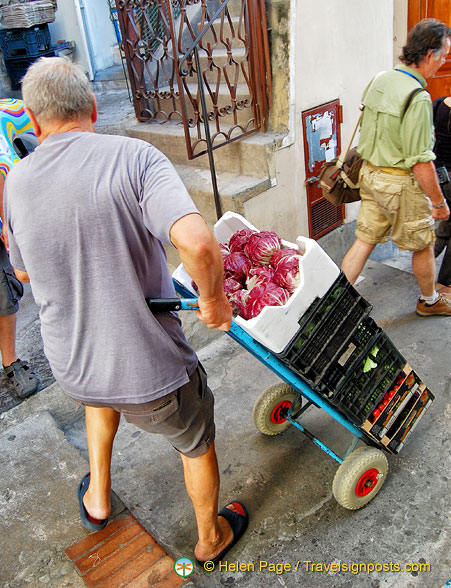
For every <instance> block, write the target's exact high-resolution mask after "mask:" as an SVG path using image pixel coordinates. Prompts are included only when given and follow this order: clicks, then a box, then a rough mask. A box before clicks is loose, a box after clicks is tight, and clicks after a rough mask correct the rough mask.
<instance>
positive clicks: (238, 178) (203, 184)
mask: <svg viewBox="0 0 451 588" xmlns="http://www.w3.org/2000/svg"><path fill="white" fill-rule="evenodd" d="M175 168H176V170H177V172H178V174H179V175H180V177H181V179H182V181H183V183H184V184H185V186H186V188H187V190H188V192H189V193H190V196H191V198H192V199H193V201H194V203H195V204H196V206H197V208H198V210H199V212H200V213H201V214H202V216H203V218H204V219H205V221H206V222H207V223H208V225H209V226H210V228H213V225H214V224H215V222H216V221H217V217H216V208H215V201H214V196H213V187H212V180H211V174H210V170H209V169H207V168H201V167H194V166H191V165H181V164H175ZM217 184H218V192H219V196H220V202H221V208H222V211H223V212H226V211H227V210H231V211H233V212H238V213H239V214H242V215H244V203H245V202H247V201H248V200H250V199H251V198H253V197H254V196H257V195H258V194H261V193H262V192H264V191H265V190H268V189H269V188H270V187H271V181H270V180H269V178H267V177H266V178H265V177H263V178H260V177H255V176H243V175H237V174H234V173H230V172H220V173H218V174H217ZM166 253H167V256H168V263H169V265H170V267H171V269H175V268H176V267H177V265H178V264H179V263H180V259H179V257H178V253H177V251H176V250H175V249H174V248H172V247H169V248H168V249H167V251H166Z"/></svg>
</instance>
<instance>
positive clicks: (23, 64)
mask: <svg viewBox="0 0 451 588" xmlns="http://www.w3.org/2000/svg"><path fill="white" fill-rule="evenodd" d="M54 56H55V52H54V51H53V49H51V50H50V51H45V52H44V53H40V54H38V55H32V56H30V57H13V58H12V59H4V62H5V69H6V73H7V74H8V76H9V79H10V81H11V89H12V90H20V82H21V81H22V78H23V77H24V75H25V74H26V73H27V69H28V68H29V67H30V65H31V64H32V63H33V62H34V61H36V60H37V59H39V58H40V57H54Z"/></svg>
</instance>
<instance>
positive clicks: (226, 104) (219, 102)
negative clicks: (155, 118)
mask: <svg viewBox="0 0 451 588" xmlns="http://www.w3.org/2000/svg"><path fill="white" fill-rule="evenodd" d="M209 73H210V74H211V78H213V77H215V79H214V80H213V79H210V80H209V84H208V86H207V85H206V84H204V92H205V102H206V105H207V109H208V111H209V112H213V100H212V98H211V94H210V92H211V93H214V94H215V95H216V96H215V101H214V104H215V105H216V107H217V109H218V110H219V112H220V114H221V126H222V124H223V123H226V124H228V125H229V126H231V125H235V124H238V125H241V126H243V127H245V128H246V125H248V124H249V122H250V121H253V120H254V112H253V108H252V100H251V95H250V91H249V86H248V85H247V83H245V82H244V81H242V82H240V83H235V81H234V79H233V73H231V72H230V71H228V74H230V76H231V77H230V83H231V84H232V87H233V92H234V98H233V99H232V97H231V92H230V89H229V87H228V85H227V82H226V78H225V75H224V72H223V71H220V72H218V70H216V72H215V71H211V72H209ZM218 73H219V85H218V79H217V76H218ZM159 92H160V94H164V93H165V92H168V95H169V94H171V89H170V88H169V86H166V87H162V88H160V90H159ZM184 93H185V105H186V110H187V114H188V117H189V118H195V116H194V113H195V109H194V105H193V101H195V102H196V105H197V108H198V109H199V111H201V110H202V104H201V98H200V92H199V87H198V84H197V81H196V80H195V79H194V81H192V82H187V83H185V84H184ZM180 104H181V100H180V99H179V98H174V99H173V100H171V108H172V109H173V110H178V111H179V112H181V110H182V109H181V106H180ZM235 104H236V106H237V108H236V110H235V112H236V118H235V115H234V112H233V111H232V108H233V107H234V105H235ZM251 124H253V123H252V122H251Z"/></svg>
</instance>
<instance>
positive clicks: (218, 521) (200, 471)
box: [181, 444, 234, 561]
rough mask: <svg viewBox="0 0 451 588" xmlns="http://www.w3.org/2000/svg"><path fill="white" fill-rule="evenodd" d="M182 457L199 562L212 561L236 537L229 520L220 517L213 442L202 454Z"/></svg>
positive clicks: (195, 552)
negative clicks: (195, 523)
mask: <svg viewBox="0 0 451 588" xmlns="http://www.w3.org/2000/svg"><path fill="white" fill-rule="evenodd" d="M181 458H182V463H183V469H184V473H185V485H186V490H187V492H188V495H189V497H190V498H191V501H192V503H193V507H194V512H195V515H196V521H197V530H198V534H199V541H198V543H197V545H196V547H195V549H194V555H195V556H196V558H197V559H198V560H199V561H207V560H211V559H213V558H214V557H215V556H216V555H218V554H219V553H221V551H222V550H223V549H224V548H225V547H226V546H227V545H228V544H229V543H230V542H231V541H232V539H233V532H232V529H231V527H230V525H229V523H228V522H227V521H226V520H225V518H224V517H218V496H219V470H218V462H217V459H216V452H215V448H214V444H213V445H211V446H210V447H209V448H208V450H207V451H206V452H205V453H204V454H203V455H201V456H199V457H194V458H192V457H186V456H185V455H181ZM229 508H230V507H229ZM231 510H234V509H233V507H232V508H231Z"/></svg>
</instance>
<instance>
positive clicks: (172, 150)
mask: <svg viewBox="0 0 451 588" xmlns="http://www.w3.org/2000/svg"><path fill="white" fill-rule="evenodd" d="M221 128H222V127H221ZM223 130H224V132H227V127H226V126H224V129H223ZM125 131H126V133H127V135H128V136H130V137H135V138H138V139H142V140H144V141H147V142H149V143H152V145H154V146H155V147H157V149H159V150H160V151H162V152H163V153H164V154H165V155H167V157H169V159H170V160H171V161H172V163H182V164H186V163H187V161H188V156H187V150H186V141H185V134H184V130H183V125H182V124H181V123H180V122H174V121H168V122H166V123H164V124H158V123H155V122H149V123H139V122H131V123H129V124H127V125H126V126H125ZM190 132H191V136H192V137H193V138H195V137H196V132H197V131H196V129H191V131H190ZM212 132H213V128H212ZM283 137H284V135H283V134H282V133H261V132H256V133H254V134H252V135H249V136H248V137H246V138H243V139H240V140H239V141H234V142H232V143H229V144H227V145H224V146H223V147H220V148H219V149H217V150H215V152H214V158H215V166H216V169H217V171H218V172H221V171H225V172H231V173H234V174H240V175H244V176H254V177H261V178H271V179H272V178H273V177H274V175H275V171H274V161H273V153H274V151H275V150H276V149H277V148H278V147H279V146H280V145H281V142H282V140H283ZM193 165H194V166H196V167H206V168H208V167H209V161H208V156H207V154H204V155H201V156H200V157H196V158H195V159H194V160H193Z"/></svg>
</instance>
